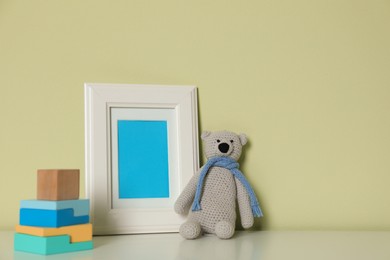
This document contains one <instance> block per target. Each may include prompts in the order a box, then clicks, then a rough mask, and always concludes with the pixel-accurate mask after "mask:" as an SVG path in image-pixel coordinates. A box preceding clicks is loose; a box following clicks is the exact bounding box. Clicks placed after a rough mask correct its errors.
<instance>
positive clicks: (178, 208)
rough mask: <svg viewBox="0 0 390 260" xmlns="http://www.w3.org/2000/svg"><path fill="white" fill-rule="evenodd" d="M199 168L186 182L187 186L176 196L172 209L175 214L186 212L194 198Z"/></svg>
mask: <svg viewBox="0 0 390 260" xmlns="http://www.w3.org/2000/svg"><path fill="white" fill-rule="evenodd" d="M200 171H201V170H199V171H198V172H197V173H196V174H194V176H192V178H191V180H190V181H189V182H188V184H187V186H186V187H185V188H184V190H183V191H182V192H181V194H180V196H179V197H178V198H177V200H176V202H175V205H174V210H175V212H176V213H177V214H181V215H183V214H186V213H187V212H188V211H189V209H190V207H191V205H192V202H193V201H194V198H195V192H196V186H197V184H198V180H199V175H200Z"/></svg>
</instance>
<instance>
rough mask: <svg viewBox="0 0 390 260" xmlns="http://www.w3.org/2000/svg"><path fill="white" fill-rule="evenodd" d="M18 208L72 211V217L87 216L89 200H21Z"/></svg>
mask: <svg viewBox="0 0 390 260" xmlns="http://www.w3.org/2000/svg"><path fill="white" fill-rule="evenodd" d="M20 208H25V209H48V210H60V209H73V212H74V216H86V215H89V199H80V200H59V201H51V200H22V201H20Z"/></svg>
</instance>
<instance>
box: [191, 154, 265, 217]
mask: <svg viewBox="0 0 390 260" xmlns="http://www.w3.org/2000/svg"><path fill="white" fill-rule="evenodd" d="M213 166H216V167H222V168H226V169H228V170H230V172H231V173H232V174H233V176H234V177H236V178H237V179H238V180H239V181H240V182H241V183H242V185H243V186H244V187H245V189H246V191H247V192H248V194H249V199H250V203H251V208H252V213H253V216H255V217H262V216H263V213H262V211H261V209H260V206H259V202H258V200H257V198H256V194H255V192H254V191H253V189H252V187H251V186H250V184H249V182H248V181H247V179H246V178H245V176H244V175H243V174H242V172H241V171H240V170H239V169H238V167H239V164H238V163H237V162H236V161H235V160H233V159H232V158H230V157H224V156H215V157H212V158H210V159H209V160H208V161H207V163H206V164H205V165H204V166H203V169H202V171H201V172H200V176H199V181H198V185H197V186H196V193H195V198H194V203H193V204H192V211H198V210H200V209H201V207H200V196H201V194H202V187H203V182H204V178H205V177H206V174H207V173H208V171H209V169H210V168H211V167H213Z"/></svg>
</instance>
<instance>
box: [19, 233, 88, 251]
mask: <svg viewBox="0 0 390 260" xmlns="http://www.w3.org/2000/svg"><path fill="white" fill-rule="evenodd" d="M14 248H15V250H16V251H23V252H29V253H35V254H41V255H51V254H59V253H67V252H74V251H81V250H89V249H92V248H93V242H92V241H84V242H76V243H70V237H69V236H68V235H61V236H51V237H40V236H31V235H26V234H20V233H15V236H14Z"/></svg>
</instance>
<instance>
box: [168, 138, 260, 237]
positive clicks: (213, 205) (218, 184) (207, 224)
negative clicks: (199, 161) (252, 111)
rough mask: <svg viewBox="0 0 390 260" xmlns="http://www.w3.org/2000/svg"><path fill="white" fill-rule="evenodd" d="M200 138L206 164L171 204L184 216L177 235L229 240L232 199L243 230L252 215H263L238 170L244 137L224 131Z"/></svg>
mask: <svg viewBox="0 0 390 260" xmlns="http://www.w3.org/2000/svg"><path fill="white" fill-rule="evenodd" d="M201 138H202V140H203V144H204V153H205V156H206V158H207V160H208V161H207V163H206V164H205V165H204V166H203V167H201V169H200V170H199V171H198V172H197V173H196V174H195V175H194V176H193V177H192V178H191V180H190V182H189V183H188V184H187V186H186V187H185V188H184V190H183V192H182V193H181V194H180V196H179V197H178V199H177V200H176V202H175V205H174V209H175V212H176V213H178V214H181V215H185V214H186V213H188V217H187V221H186V222H185V223H183V224H182V225H181V226H180V234H181V235H182V236H183V237H184V238H186V239H195V238H198V237H199V236H200V235H201V234H202V233H212V234H216V235H217V236H218V237H219V238H221V239H229V238H231V237H232V236H233V235H234V231H235V224H236V200H237V201H238V208H239V211H240V217H241V224H242V226H243V227H244V228H250V227H251V226H252V225H253V222H254V219H253V217H254V216H255V217H261V216H262V215H263V214H262V212H261V209H260V206H259V203H258V201H257V198H256V195H255V193H254V191H253V190H252V188H251V186H250V184H249V183H248V181H247V180H246V178H245V177H244V175H243V174H242V173H241V172H240V171H239V170H238V167H239V164H238V163H237V160H238V159H239V158H240V155H241V151H242V147H243V146H244V145H245V144H246V143H247V138H246V136H245V135H244V134H240V135H237V134H235V133H232V132H228V131H220V132H203V133H202V135H201ZM190 207H191V210H190Z"/></svg>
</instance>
